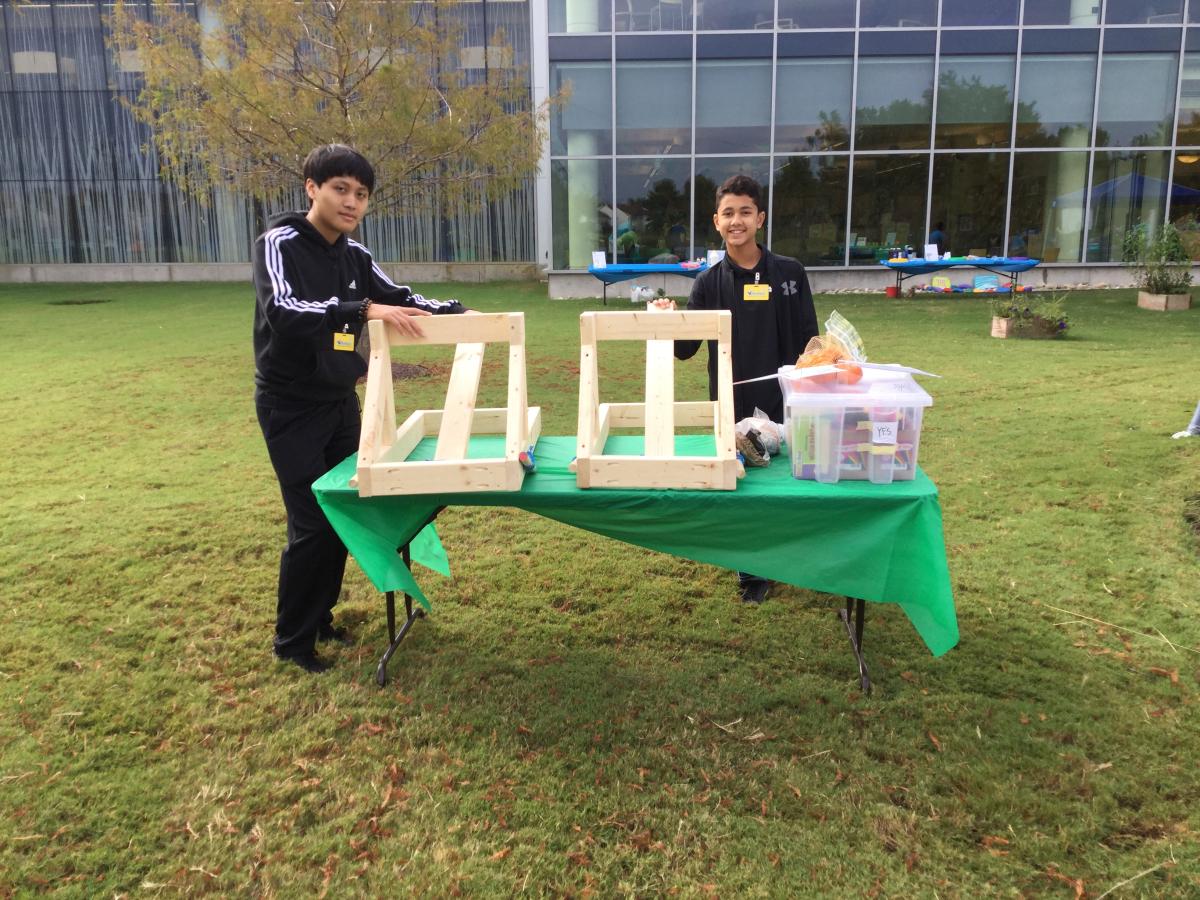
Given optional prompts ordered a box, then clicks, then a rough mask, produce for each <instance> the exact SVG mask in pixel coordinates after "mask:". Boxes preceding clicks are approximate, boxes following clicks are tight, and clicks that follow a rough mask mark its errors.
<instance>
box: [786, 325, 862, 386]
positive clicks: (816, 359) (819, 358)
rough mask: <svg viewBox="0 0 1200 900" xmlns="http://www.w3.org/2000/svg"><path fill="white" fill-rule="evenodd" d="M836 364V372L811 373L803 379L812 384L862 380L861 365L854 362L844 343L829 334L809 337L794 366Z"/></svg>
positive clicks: (850, 382)
mask: <svg viewBox="0 0 1200 900" xmlns="http://www.w3.org/2000/svg"><path fill="white" fill-rule="evenodd" d="M813 366H836V367H837V369H838V371H837V372H829V373H826V374H824V375H813V376H810V377H808V378H806V379H804V380H805V381H809V382H812V383H814V384H857V383H858V382H859V381H861V380H862V367H861V366H857V365H855V364H854V356H853V354H852V353H851V352H850V351H849V350H848V349H847V348H846V345H845V344H843V343H842V342H841V341H839V340H838V339H837V338H836V337H834V336H833V335H831V334H828V333H827V334H824V335H818V336H817V337H814V338H810V339H809V342H808V344H807V346H805V348H804V352H803V353H801V354H800V356H799V357H797V359H796V368H798V369H800V368H811V367H813Z"/></svg>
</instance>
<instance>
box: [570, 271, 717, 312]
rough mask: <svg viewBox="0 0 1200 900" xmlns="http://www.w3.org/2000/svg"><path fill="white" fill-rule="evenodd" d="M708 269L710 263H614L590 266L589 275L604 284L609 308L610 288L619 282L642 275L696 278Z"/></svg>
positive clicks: (606, 302)
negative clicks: (686, 264) (685, 264)
mask: <svg viewBox="0 0 1200 900" xmlns="http://www.w3.org/2000/svg"><path fill="white" fill-rule="evenodd" d="M707 268H708V263H706V262H702V263H700V265H698V266H687V267H684V265H683V264H682V263H614V264H613V265H610V266H599V267H598V266H588V274H589V275H595V276H596V277H597V278H599V279H600V281H601V282H602V283H603V284H604V305H605V306H608V286H609V285H610V284H616V283H617V282H618V281H630V280H631V279H634V278H640V277H641V276H642V275H685V276H687V277H688V278H695V277H696V276H697V275H699V274H700V273H701V272H703V271H704V270H705V269H707Z"/></svg>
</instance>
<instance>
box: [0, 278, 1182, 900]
mask: <svg viewBox="0 0 1200 900" xmlns="http://www.w3.org/2000/svg"><path fill="white" fill-rule="evenodd" d="M425 292H426V293H427V294H429V295H432V296H438V297H448V296H457V297H459V298H460V299H462V300H463V301H464V302H466V303H467V304H468V305H471V306H474V307H476V308H478V309H481V310H485V311H500V310H523V311H524V312H525V314H526V321H527V329H528V358H529V367H528V373H529V396H530V402H531V403H534V404H537V405H540V406H541V407H542V410H543V416H544V426H543V433H545V434H572V433H574V431H575V417H576V410H577V396H576V391H577V374H578V353H579V349H578V348H579V335H578V314H579V312H581V311H582V310H584V309H597V308H601V306H600V302H599V301H598V300H597V301H549V300H547V299H546V297H545V286H544V285H539V284H486V285H429V286H425ZM81 301H97V302H81ZM252 307H253V299H252V294H251V291H250V289H249V288H248V287H247V286H240V285H194V284H189V285H169V286H167V285H115V284H114V285H28V286H11V285H10V286H4V287H2V288H0V326H2V327H3V333H4V334H5V335H7V337H8V340H7V342H6V346H5V351H4V365H3V366H0V423H2V425H0V467H2V474H3V478H2V479H0V508H2V509H3V511H4V513H3V517H2V518H0V573H3V578H2V579H0V609H2V610H3V616H4V619H3V621H4V627H3V628H2V629H0V701H2V703H3V707H2V708H3V715H0V896H7V895H9V894H12V895H18V896H20V895H26V894H29V893H37V892H41V891H46V892H55V893H59V894H62V895H64V896H79V897H93V896H113V895H134V894H142V893H160V892H165V893H168V894H183V893H189V894H213V895H225V896H229V895H247V894H278V895H283V896H319V895H322V894H323V893H324V894H326V895H328V896H330V897H334V896H347V895H359V896H385V895H393V894H422V895H446V894H454V893H456V892H461V893H471V894H476V895H480V896H488V895H492V894H497V893H503V894H512V893H518V892H529V893H532V894H543V893H548V894H571V895H583V894H585V893H589V892H590V893H592V894H594V895H605V896H607V895H613V894H616V895H656V894H664V893H672V892H678V893H680V894H682V895H684V896H700V895H710V894H711V895H725V896H734V895H750V896H847V895H869V894H873V895H879V896H927V897H932V896H935V895H936V896H938V897H943V898H944V897H955V896H970V895H973V894H975V895H978V894H988V895H993V894H994V895H1001V896H1063V897H1074V896H1077V895H1078V893H1079V892H1080V891H1086V893H1087V895H1088V896H1098V895H1099V894H1101V893H1103V892H1104V891H1105V890H1108V889H1109V888H1112V887H1114V886H1116V885H1118V884H1119V883H1120V882H1123V881H1125V880H1126V879H1133V880H1132V881H1130V882H1129V884H1127V885H1125V886H1123V887H1121V888H1120V889H1119V890H1118V891H1117V892H1116V893H1115V894H1114V895H1113V896H1120V897H1142V896H1144V897H1160V896H1180V897H1186V896H1195V895H1196V893H1197V892H1198V891H1200V855H1198V852H1197V841H1196V831H1197V829H1198V828H1200V813H1198V812H1197V810H1198V809H1200V777H1198V775H1197V766H1196V764H1195V754H1196V748H1197V746H1200V743H1198V740H1200V726H1198V724H1197V715H1196V699H1197V690H1198V688H1200V652H1198V651H1200V617H1198V615H1197V613H1198V609H1197V605H1198V603H1197V600H1198V598H1197V592H1196V587H1195V586H1196V574H1197V568H1196V566H1197V549H1198V541H1197V533H1196V524H1195V523H1196V521H1197V518H1198V513H1197V510H1198V509H1200V477H1198V476H1197V470H1198V467H1200V440H1198V441H1172V440H1170V438H1169V435H1170V434H1171V433H1172V432H1174V431H1176V430H1178V429H1179V428H1182V427H1183V426H1184V425H1185V424H1186V422H1187V419H1188V417H1189V415H1190V414H1191V411H1192V408H1193V407H1194V405H1195V403H1196V401H1197V399H1200V397H1198V396H1197V385H1196V383H1195V381H1194V376H1195V372H1196V348H1197V347H1198V346H1200V310H1192V311H1188V312H1181V313H1153V312H1147V311H1144V310H1138V309H1137V308H1136V307H1135V300H1134V293H1133V292H1132V291H1108V292H1079V293H1075V294H1073V295H1072V296H1071V297H1070V298H1069V299H1068V301H1067V309H1068V312H1069V313H1070V315H1071V319H1072V323H1073V325H1072V329H1071V332H1070V334H1069V336H1068V337H1067V338H1066V339H1065V340H1061V341H1053V342H1047V341H1014V340H1006V341H1000V340H995V339H992V338H990V337H989V336H988V330H989V321H988V312H987V308H986V304H985V303H984V302H982V301H981V300H980V299H979V298H975V297H969V296H968V297H952V298H943V297H938V298H933V299H916V300H904V301H886V300H884V299H882V298H881V297H879V296H877V295H876V296H868V295H838V296H819V297H818V298H817V308H818V313H819V316H820V318H821V319H822V320H824V318H825V316H826V315H827V314H828V313H829V312H830V311H831V310H832V309H835V308H836V309H837V310H839V311H840V312H841V313H843V314H844V315H845V316H847V318H849V319H850V321H851V322H853V323H854V324H855V325H856V326H857V327H858V329H859V331H860V332H861V334H862V336H863V338H864V341H865V344H866V348H867V352H868V354H869V355H870V357H871V359H872V360H874V361H880V362H892V361H896V362H903V363H907V364H909V365H914V366H917V367H919V368H922V369H926V370H929V371H932V372H937V373H939V374H940V375H942V376H944V377H943V378H942V379H940V380H934V379H926V380H924V382H923V384H924V386H925V387H926V388H927V389H928V390H929V392H930V393H931V394H932V395H933V397H934V406H933V408H932V409H931V410H929V411H928V414H927V416H926V419H925V428H924V433H923V436H922V444H921V453H920V462H921V464H922V466H923V468H924V469H925V470H926V471H927V472H928V473H929V475H930V476H931V477H932V478H933V479H934V480H935V481H936V482H937V484H938V486H939V489H940V491H941V502H942V509H943V514H944V518H945V535H946V545H947V551H948V554H949V562H950V572H951V577H952V580H953V584H954V589H955V598H956V603H957V606H958V613H959V623H960V628H961V631H962V641H961V644H960V646H959V647H958V648H956V649H955V650H953V651H951V652H950V653H949V654H947V655H946V656H945V657H942V658H940V659H933V658H932V657H931V656H930V655H929V653H928V651H927V650H926V649H925V647H924V646H923V644H922V643H921V642H920V640H919V638H918V637H917V635H916V633H915V632H914V631H913V629H912V627H911V625H910V624H909V623H908V621H907V619H906V618H905V617H904V615H903V614H902V613H901V612H900V610H899V609H897V608H895V607H891V606H881V605H874V604H871V605H869V606H868V611H867V630H866V648H865V649H866V652H867V659H868V662H869V664H870V666H871V673H872V677H873V680H874V682H875V685H876V690H875V693H874V694H873V695H872V696H871V697H869V698H868V697H864V696H862V695H861V693H860V692H859V690H858V684H857V673H856V670H855V666H854V664H853V659H852V657H851V655H850V652H849V646H848V642H847V640H846V634H845V631H844V629H843V628H842V626H841V624H840V623H839V622H838V621H837V619H836V617H835V615H834V610H835V609H836V608H837V607H838V605H839V598H836V597H831V596H826V595H820V594H815V593H813V592H810V591H806V590H802V589H799V588H793V587H787V586H780V587H778V588H777V589H776V591H775V593H774V594H773V596H772V599H771V600H769V601H768V602H767V603H766V604H765V605H763V606H762V607H761V608H744V607H742V606H741V605H739V604H738V603H737V602H736V601H735V579H734V576H733V574H732V573H729V572H725V571H721V570H718V569H714V568H712V567H709V566H703V565H698V564H695V563H692V562H688V561H686V560H679V559H674V558H671V557H667V556H663V555H660V554H655V553H652V552H649V551H645V550H642V549H638V548H633V547H628V546H624V545H621V544H617V543H615V542H611V541H607V540H605V539H603V538H600V537H597V536H594V535H591V534H587V533H584V532H580V531H575V530H570V529H567V528H564V527H563V526H560V525H558V524H556V523H553V522H550V521H546V520H542V519H538V518H536V517H533V516H531V515H529V514H525V513H519V512H515V511H511V510H504V509H476V508H454V507H452V508H450V509H448V510H446V511H445V512H444V513H443V514H442V516H441V517H440V518H439V531H440V533H441V535H442V538H443V541H444V543H445V545H446V547H447V550H448V552H449V554H450V559H451V564H452V566H453V568H454V577H453V579H449V580H447V579H442V578H440V577H439V576H436V575H433V574H431V573H428V572H425V571H423V570H422V571H419V572H418V577H419V578H420V579H421V580H422V583H423V584H424V585H425V586H426V588H427V592H428V594H429V596H430V598H431V600H432V602H433V615H432V616H430V617H429V618H427V619H425V620H423V621H421V622H419V623H418V624H417V625H416V626H415V627H414V629H413V631H412V634H411V635H410V637H409V638H408V639H407V640H406V641H405V643H404V645H403V646H402V648H401V649H400V651H399V652H398V653H397V655H396V657H395V658H394V659H393V661H392V663H391V668H390V671H391V676H392V680H391V681H390V683H389V684H388V686H387V687H386V688H383V689H380V688H378V687H376V685H375V683H374V669H375V663H376V660H377V658H378V655H379V654H380V653H381V652H382V650H383V648H384V644H385V641H386V626H385V623H384V617H383V614H382V612H383V603H382V599H381V598H380V597H379V595H378V594H376V593H375V592H374V591H373V589H372V588H371V587H370V585H369V584H368V583H367V581H366V579H365V578H364V577H363V576H362V574H361V573H360V572H358V570H357V569H356V568H355V567H354V565H353V564H351V565H350V567H349V568H348V575H347V579H346V592H345V595H344V596H343V599H342V603H341V604H340V605H339V607H338V613H337V614H338V618H339V621H340V622H341V623H343V624H346V625H348V626H349V628H350V630H351V631H352V633H353V634H354V635H355V638H356V643H355V645H354V646H353V647H351V648H344V649H338V648H334V649H329V650H325V651H324V652H325V653H326V654H328V655H329V656H330V657H331V658H332V659H333V660H334V662H335V665H334V668H333V670H332V671H331V672H329V673H328V674H327V675H325V676H323V677H321V678H313V677H309V676H306V675H304V674H303V673H301V672H300V671H299V670H298V669H295V668H294V667H288V666H285V665H283V664H281V663H277V662H276V661H274V659H273V658H272V655H271V630H272V623H273V611H274V603H275V600H274V590H275V577H276V571H277V564H278V553H279V550H280V549H281V546H282V541H283V536H284V535H283V526H284V522H283V510H282V506H281V503H280V501H279V496H278V489H277V486H276V483H275V481H274V478H273V475H272V472H271V469H270V465H269V463H268V461H267V457H266V452H265V450H264V448H263V445H262V439H261V436H260V434H259V432H258V427H257V423H256V420H255V416H254V408H253V400H252V369H253V359H252V353H251V347H250V323H251V316H252ZM611 308H622V307H620V306H618V305H616V304H613V305H612V307H611ZM403 361H404V362H408V363H419V364H422V365H425V366H426V367H428V368H429V369H430V371H431V373H432V374H431V375H430V376H429V377H425V378H413V379H406V380H404V381H403V382H401V386H400V389H399V394H398V403H399V405H400V406H401V407H402V408H404V409H405V410H407V409H411V408H418V407H419V408H437V407H440V406H441V404H442V399H443V395H444V390H445V376H446V374H447V372H448V364H449V351H448V350H438V349H430V350H427V351H426V350H423V351H421V352H419V353H416V352H414V353H411V354H406V356H405V357H404V359H403ZM601 363H602V394H603V396H604V399H606V400H609V399H611V400H622V399H637V397H638V396H639V394H640V393H641V379H642V378H643V374H644V366H643V363H642V361H641V357H640V356H639V354H638V348H636V347H633V346H632V345H618V346H615V347H613V348H611V350H610V348H609V347H608V346H607V345H606V346H605V348H604V354H603V355H602V359H601ZM504 369H505V364H504V360H503V357H502V355H494V356H491V357H489V358H488V361H487V363H486V365H485V385H484V389H483V392H482V394H481V403H484V404H486V405H499V403H500V402H501V398H502V397H503V391H504ZM677 381H678V385H677V394H678V395H679V396H681V397H691V398H696V397H700V396H703V395H704V392H705V383H706V382H705V374H704V363H703V353H701V354H700V355H699V356H698V357H697V358H696V359H694V360H692V361H691V362H688V363H681V364H679V365H677ZM783 462H784V461H782V460H781V461H779V462H777V463H776V464H783ZM533 477H536V476H533ZM1189 517H1190V518H1189ZM762 527H763V528H776V527H786V523H783V522H763V523H762ZM746 539H747V540H753V539H754V535H753V534H748V535H747V536H746ZM1147 870H1150V871H1147ZM1143 873H1145V874H1143Z"/></svg>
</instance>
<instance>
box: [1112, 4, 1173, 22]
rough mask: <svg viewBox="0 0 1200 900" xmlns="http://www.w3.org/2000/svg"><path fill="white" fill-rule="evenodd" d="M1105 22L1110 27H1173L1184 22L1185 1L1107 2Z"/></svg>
mask: <svg viewBox="0 0 1200 900" xmlns="http://www.w3.org/2000/svg"><path fill="white" fill-rule="evenodd" d="M1104 21H1105V22H1106V23H1108V24H1110V25H1112V24H1117V25H1143V24H1149V25H1171V24H1178V23H1179V22H1182V21H1183V0H1107V2H1106V3H1105V4H1104Z"/></svg>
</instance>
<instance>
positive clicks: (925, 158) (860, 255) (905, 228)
mask: <svg viewBox="0 0 1200 900" xmlns="http://www.w3.org/2000/svg"><path fill="white" fill-rule="evenodd" d="M928 185H929V155H928V154H926V153H922V154H911V155H909V154H905V155H895V156H856V157H855V158H854V194H853V198H852V199H851V201H850V235H849V253H850V265H852V266H873V265H876V264H878V262H879V260H880V259H883V258H884V256H885V254H886V253H887V250H888V248H889V247H895V246H904V245H906V244H911V245H913V246H914V247H916V246H919V245H920V244H922V243H924V241H923V238H924V237H925V190H926V188H927V187H928ZM1001 196H1003V195H1001Z"/></svg>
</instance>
